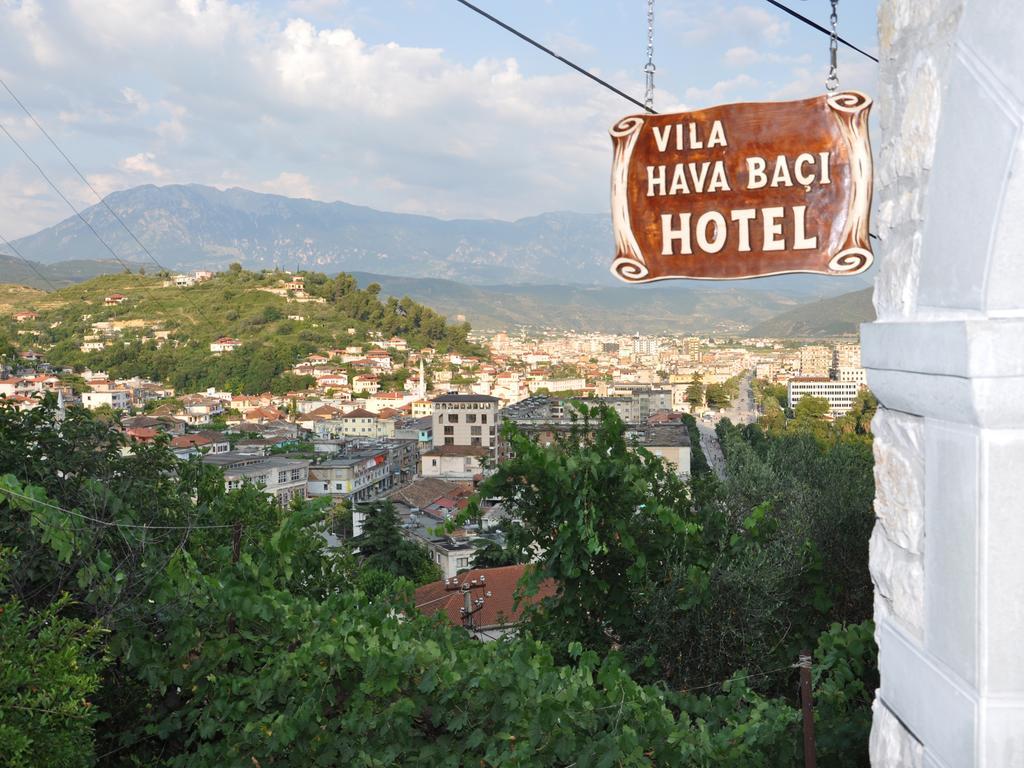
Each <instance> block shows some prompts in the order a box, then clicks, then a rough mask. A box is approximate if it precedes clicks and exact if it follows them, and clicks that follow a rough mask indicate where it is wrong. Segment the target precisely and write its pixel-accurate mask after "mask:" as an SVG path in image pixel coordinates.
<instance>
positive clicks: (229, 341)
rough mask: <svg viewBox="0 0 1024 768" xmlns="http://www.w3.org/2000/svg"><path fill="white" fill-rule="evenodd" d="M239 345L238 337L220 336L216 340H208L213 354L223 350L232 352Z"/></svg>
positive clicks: (222, 352)
mask: <svg viewBox="0 0 1024 768" xmlns="http://www.w3.org/2000/svg"><path fill="white" fill-rule="evenodd" d="M240 346H242V342H241V341H239V340H238V339H234V338H232V337H230V336H221V337H220V338H219V339H217V340H216V341H211V342H210V351H211V352H213V354H215V355H221V354H224V353H225V352H234V351H235V350H236V349H238V348H239V347H240Z"/></svg>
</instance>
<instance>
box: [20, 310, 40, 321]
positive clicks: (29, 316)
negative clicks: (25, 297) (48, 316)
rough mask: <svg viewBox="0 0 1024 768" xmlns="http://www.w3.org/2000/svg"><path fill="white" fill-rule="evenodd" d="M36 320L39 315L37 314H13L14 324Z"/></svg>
mask: <svg viewBox="0 0 1024 768" xmlns="http://www.w3.org/2000/svg"><path fill="white" fill-rule="evenodd" d="M38 319H39V313H38V312H15V313H14V322H16V323H24V322H27V321H29V320H38Z"/></svg>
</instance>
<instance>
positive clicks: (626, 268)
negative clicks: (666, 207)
mask: <svg viewBox="0 0 1024 768" xmlns="http://www.w3.org/2000/svg"><path fill="white" fill-rule="evenodd" d="M819 99H823V100H824V102H825V104H826V105H827V106H828V108H829V109H830V110H831V111H832V114H833V115H834V116H835V118H836V122H837V124H838V128H839V133H840V136H841V137H842V140H843V142H844V143H845V149H846V153H847V156H848V161H849V184H850V189H849V194H848V199H849V205H848V209H847V212H846V214H847V215H846V221H845V225H844V229H843V233H842V236H841V238H840V239H839V241H838V242H839V247H838V249H836V250H835V251H834V252H830V253H829V259H828V263H827V266H826V267H825V268H824V269H821V268H817V269H814V268H808V269H784V270H779V271H751V272H750V273H749V274H737V275H725V276H715V275H688V274H685V273H682V272H680V273H679V274H667V275H657V276H650V269H649V268H648V261H647V259H646V258H645V256H644V254H643V251H642V249H641V247H640V245H639V243H638V242H637V238H636V235H635V233H634V231H633V227H632V222H631V215H630V203H629V183H630V169H631V163H630V161H631V159H632V155H633V150H634V148H635V146H636V143H637V140H638V138H639V136H640V133H641V129H642V128H643V127H644V126H645V124H646V123H647V121H648V120H651V119H652V118H655V117H660V118H662V119H663V118H665V117H668V115H660V116H653V115H630V116H628V117H624V118H622V119H621V120H619V121H618V122H617V123H616V124H615V125H614V126H613V127H612V129H611V130H610V132H609V133H610V134H611V137H612V142H613V144H614V157H613V161H612V183H611V193H612V194H611V198H612V200H611V202H612V229H613V233H614V236H615V245H616V255H615V259H614V261H613V262H612V266H611V271H612V274H614V275H615V276H616V277H618V278H619V279H621V280H624V281H625V282H628V283H649V282H655V281H660V280H675V279H685V280H745V279H749V278H755V277H770V276H775V275H786V274H800V273H805V274H808V273H809V274H825V275H857V274H860V273H862V272H864V271H865V270H867V269H868V268H869V267H870V266H871V265H872V263H873V262H874V255H873V254H872V251H871V242H870V239H869V238H870V232H869V223H870V216H871V198H872V185H873V178H872V175H873V162H872V156H871V145H870V140H869V137H868V114H869V111H870V107H871V104H872V100H871V98H870V97H869V96H867V95H866V94H864V93H861V92H860V91H853V90H849V91H842V92H840V93H835V94H826V95H824V96H820V97H816V98H813V99H807V100H803V101H796V102H783V104H785V103H792V104H794V105H805V104H806V102H809V101H817V100H819ZM722 106H739V105H722ZM751 106H756V105H751ZM773 106H779V103H774V104H773ZM720 108H721V107H714V108H712V110H714V109H720ZM705 111H707V110H705ZM688 114H692V113H678V114H677V115H673V117H685V116H686V115H688Z"/></svg>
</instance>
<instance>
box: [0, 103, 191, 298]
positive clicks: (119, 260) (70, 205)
mask: <svg viewBox="0 0 1024 768" xmlns="http://www.w3.org/2000/svg"><path fill="white" fill-rule="evenodd" d="M0 131H3V132H4V133H5V134H6V135H7V138H8V139H10V140H11V142H12V143H13V144H14V146H16V147H17V148H18V149H19V150H21V154H23V155H24V156H25V158H26V159H27V160H28V161H29V162H30V163H32V165H33V166H35V169H36V170H37V171H39V175H40V176H42V177H43V178H44V179H45V180H46V183H47V184H49V185H50V188H51V189H52V190H53V191H54V192H56V193H57V196H58V197H59V198H60V199H61V200H63V201H64V202H65V203H66V204H67V206H68V208H70V209H71V210H72V211H74V213H75V216H77V217H78V218H79V220H80V221H81V222H82V223H83V224H85V226H86V227H88V228H89V231H90V232H92V233H93V234H94V235H95V236H96V239H97V240H99V241H100V243H102V244H103V247H104V248H106V249H107V251H109V253H110V255H111V256H113V257H114V260H115V261H116V262H117V263H118V264H120V265H121V266H122V267H124V269H125V271H126V272H127V273H128V274H129V275H130V274H132V270H131V267H129V266H128V264H126V263H125V261H124V259H122V258H121V257H120V256H118V255H117V251H115V250H114V249H113V248H111V247H110V243H108V242H107V241H106V240H104V239H103V236H102V235H101V234H100V233H99V232H97V231H96V227H94V226H93V225H92V224H91V223H90V222H89V220H88V219H86V218H85V216H83V215H82V213H81V211H79V210H78V208H77V207H76V206H75V204H74V203H72V202H71V201H70V200H69V199H68V197H67V195H65V194H64V193H63V192H61V190H60V187H58V186H57V185H56V184H55V183H54V181H53V179H51V178H50V177H49V176H48V175H47V173H46V171H44V170H43V167H42V166H41V165H39V163H37V162H36V160H35V158H34V157H32V155H30V154H29V152H28V150H27V149H25V147H23V146H22V145H21V142H19V141H18V140H17V139H16V138H14V136H13V135H12V134H11V132H10V131H8V130H7V126H6V125H4V124H3V123H0ZM141 288H142V290H143V291H145V293H146V295H147V296H149V298H150V299H152V300H153V302H154V303H155V304H156V305H157V306H159V307H160V309H162V310H163V311H164V312H166V313H167V315H168V316H171V313H170V312H169V311H168V309H167V307H166V306H165V305H164V303H163V302H162V301H160V300H159V299H158V298H157V297H156V296H154V295H153V294H152V293H151V292H150V290H149V289H148V288H147V287H146V285H145V283H143V284H141Z"/></svg>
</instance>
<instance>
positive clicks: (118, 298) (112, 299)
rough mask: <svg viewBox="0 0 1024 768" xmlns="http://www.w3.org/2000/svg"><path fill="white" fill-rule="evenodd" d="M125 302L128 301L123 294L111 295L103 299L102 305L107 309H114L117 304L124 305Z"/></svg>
mask: <svg viewBox="0 0 1024 768" xmlns="http://www.w3.org/2000/svg"><path fill="white" fill-rule="evenodd" d="M126 301H128V297H127V296H125V295H124V294H123V293H112V294H110V295H109V296H105V297H104V298H103V303H104V304H105V305H106V306H108V307H116V306H117V305H118V304H124V303H125V302H126Z"/></svg>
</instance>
